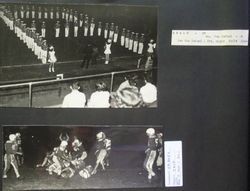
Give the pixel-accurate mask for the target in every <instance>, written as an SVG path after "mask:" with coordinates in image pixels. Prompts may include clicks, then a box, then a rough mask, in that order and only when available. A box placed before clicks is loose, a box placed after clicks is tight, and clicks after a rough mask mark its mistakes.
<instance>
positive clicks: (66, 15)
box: [65, 9, 69, 21]
mask: <svg viewBox="0 0 250 191" xmlns="http://www.w3.org/2000/svg"><path fill="white" fill-rule="evenodd" d="M65 20H66V21H69V9H67V10H66V13H65Z"/></svg>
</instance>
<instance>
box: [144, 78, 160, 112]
mask: <svg viewBox="0 0 250 191" xmlns="http://www.w3.org/2000/svg"><path fill="white" fill-rule="evenodd" d="M140 94H141V97H142V100H143V103H144V106H146V107H157V88H156V86H155V85H154V84H152V83H151V82H149V80H148V79H147V78H146V77H145V78H144V85H143V86H142V87H141V89H140Z"/></svg>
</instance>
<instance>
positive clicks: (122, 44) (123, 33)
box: [121, 28, 126, 46]
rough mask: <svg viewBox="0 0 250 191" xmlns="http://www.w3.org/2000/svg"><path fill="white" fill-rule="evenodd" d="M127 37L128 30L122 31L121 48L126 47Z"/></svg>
mask: <svg viewBox="0 0 250 191" xmlns="http://www.w3.org/2000/svg"><path fill="white" fill-rule="evenodd" d="M125 36H126V29H125V28H123V29H122V34H121V46H124V45H125Z"/></svg>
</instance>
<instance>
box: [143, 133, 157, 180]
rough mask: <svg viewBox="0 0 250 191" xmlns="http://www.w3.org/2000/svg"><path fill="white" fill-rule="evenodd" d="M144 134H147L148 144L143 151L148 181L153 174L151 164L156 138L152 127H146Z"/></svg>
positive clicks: (154, 156)
mask: <svg viewBox="0 0 250 191" xmlns="http://www.w3.org/2000/svg"><path fill="white" fill-rule="evenodd" d="M146 134H147V136H148V146H147V149H146V151H145V153H146V158H145V160H144V164H143V166H144V168H145V169H146V171H147V172H148V180H149V181H150V180H151V179H152V177H153V176H155V172H154V171H153V165H154V162H155V158H156V152H157V145H158V139H157V137H156V135H155V130H154V129H153V128H148V129H147V130H146Z"/></svg>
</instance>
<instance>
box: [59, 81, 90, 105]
mask: <svg viewBox="0 0 250 191" xmlns="http://www.w3.org/2000/svg"><path fill="white" fill-rule="evenodd" d="M70 89H71V90H72V91H71V93H69V94H67V95H66V96H65V97H64V99H63V103H62V107H72V108H73V107H77V108H84V107H85V103H86V96H85V94H84V93H82V92H80V91H79V89H80V86H79V83H78V82H74V83H73V84H72V85H71V86H70Z"/></svg>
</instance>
